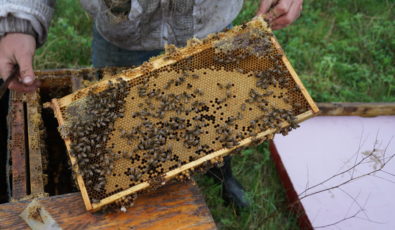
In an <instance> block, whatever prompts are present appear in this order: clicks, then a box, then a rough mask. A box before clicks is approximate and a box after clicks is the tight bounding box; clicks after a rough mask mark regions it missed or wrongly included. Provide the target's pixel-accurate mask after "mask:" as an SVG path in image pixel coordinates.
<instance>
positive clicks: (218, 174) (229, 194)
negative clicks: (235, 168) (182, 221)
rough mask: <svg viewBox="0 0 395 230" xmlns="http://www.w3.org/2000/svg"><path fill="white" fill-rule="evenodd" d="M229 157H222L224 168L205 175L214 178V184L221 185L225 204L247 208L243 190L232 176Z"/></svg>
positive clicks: (230, 158) (213, 169) (212, 170)
mask: <svg viewBox="0 0 395 230" xmlns="http://www.w3.org/2000/svg"><path fill="white" fill-rule="evenodd" d="M231 160H232V157H231V156H226V157H224V166H222V167H221V168H217V167H214V168H212V169H210V170H209V171H208V172H207V175H209V176H210V177H212V178H214V179H215V180H216V182H218V183H221V184H222V188H223V190H222V191H223V193H222V197H223V199H224V200H225V202H231V203H233V204H235V205H236V206H237V207H238V208H246V207H249V206H250V204H249V203H248V201H247V199H246V195H245V191H244V188H243V187H242V186H241V184H240V183H239V182H238V181H237V180H236V178H235V177H234V176H233V173H232V168H231Z"/></svg>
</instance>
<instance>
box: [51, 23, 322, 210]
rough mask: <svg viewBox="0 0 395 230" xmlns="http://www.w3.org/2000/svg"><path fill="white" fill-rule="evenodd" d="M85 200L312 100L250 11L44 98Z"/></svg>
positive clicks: (285, 124)
mask: <svg viewBox="0 0 395 230" xmlns="http://www.w3.org/2000/svg"><path fill="white" fill-rule="evenodd" d="M51 107H52V108H53V110H54V112H55V115H56V117H57V119H58V122H59V124H60V125H61V127H62V128H61V130H60V131H61V133H62V135H63V138H64V140H65V143H66V146H67V149H68V152H69V156H70V159H71V163H72V164H73V169H74V170H75V172H76V179H77V181H78V184H79V187H80V190H81V193H82V196H83V198H84V202H85V205H86V208H87V209H88V210H91V211H95V210H98V209H100V208H102V207H103V206H105V205H108V204H111V203H113V202H118V203H119V204H121V205H127V204H128V203H130V202H131V200H132V197H131V195H132V194H135V193H136V192H138V191H142V190H144V189H147V188H150V187H152V188H155V187H157V186H161V185H162V184H163V183H164V182H165V181H167V180H169V179H171V178H173V177H178V178H182V177H188V176H189V172H190V171H192V170H198V169H199V170H202V171H204V170H205V169H207V168H208V167H211V166H212V165H215V164H220V163H221V159H222V157H223V156H225V155H227V154H229V153H230V152H232V151H233V150H236V149H240V148H242V147H245V146H248V145H250V144H252V143H256V141H259V140H264V139H267V138H269V137H271V135H272V134H274V133H276V132H283V133H286V132H288V131H289V130H290V127H289V126H292V127H293V128H295V127H296V126H297V125H296V123H297V122H300V121H303V120H305V119H307V118H309V117H311V116H313V115H314V114H315V113H317V112H318V109H317V107H316V105H315V104H314V102H313V101H312V99H311V98H310V96H309V94H308V93H307V91H306V89H305V88H304V86H303V85H302V83H301V81H300V80H299V78H298V77H297V75H296V73H295V71H294V70H293V68H292V66H291V65H290V64H289V62H288V60H287V58H286V57H285V56H284V54H283V51H282V50H281V48H280V46H279V45H278V43H277V42H276V39H275V38H274V37H273V35H272V34H271V31H270V30H269V29H268V28H267V27H266V23H265V22H264V21H263V20H262V19H261V18H257V19H255V20H253V21H251V22H249V23H248V24H246V25H243V26H240V27H235V28H233V29H232V30H229V31H227V32H224V33H219V34H215V35H213V36H211V37H209V38H207V39H205V40H202V41H198V40H195V39H192V40H191V41H190V42H189V44H188V46H187V47H185V48H183V49H175V48H173V47H171V46H169V47H168V48H167V49H166V53H165V54H164V55H161V56H159V57H156V58H153V59H151V60H150V61H149V62H147V63H144V64H143V65H142V66H140V67H138V68H135V69H131V70H126V71H124V72H122V73H120V74H117V75H115V76H114V77H112V78H111V79H105V80H103V81H101V82H99V83H97V84H95V85H93V86H91V87H88V88H85V89H82V90H80V91H77V92H75V93H73V94H70V95H68V96H65V97H63V98H60V99H53V100H52V102H51Z"/></svg>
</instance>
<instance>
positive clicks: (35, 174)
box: [26, 92, 44, 195]
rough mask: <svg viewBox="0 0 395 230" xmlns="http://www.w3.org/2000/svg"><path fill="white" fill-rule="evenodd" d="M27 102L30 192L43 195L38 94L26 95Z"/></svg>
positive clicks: (40, 120) (40, 121)
mask: <svg viewBox="0 0 395 230" xmlns="http://www.w3.org/2000/svg"><path fill="white" fill-rule="evenodd" d="M26 102H27V111H26V112H27V132H28V135H27V138H28V147H29V166H30V190H31V194H32V195H36V194H43V193H44V182H43V165H42V158H41V156H42V152H41V150H42V145H43V143H42V139H41V137H42V136H41V135H42V130H40V126H42V125H43V121H42V117H41V109H40V107H41V105H40V96H39V94H38V92H35V93H32V94H29V95H26Z"/></svg>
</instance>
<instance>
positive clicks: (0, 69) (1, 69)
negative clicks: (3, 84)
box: [0, 59, 12, 81]
mask: <svg viewBox="0 0 395 230" xmlns="http://www.w3.org/2000/svg"><path fill="white" fill-rule="evenodd" d="M11 72H12V65H10V64H8V63H7V61H6V60H3V59H2V60H0V76H1V78H3V80H4V81H5V80H6V79H7V78H8V77H9V76H10V74H11Z"/></svg>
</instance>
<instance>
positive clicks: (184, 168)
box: [50, 17, 318, 211]
mask: <svg viewBox="0 0 395 230" xmlns="http://www.w3.org/2000/svg"><path fill="white" fill-rule="evenodd" d="M249 31H258V32H260V31H263V33H264V34H265V35H268V36H267V38H268V39H269V41H268V43H267V44H269V46H270V47H269V48H270V50H271V51H270V53H271V55H272V53H273V55H274V58H275V61H271V60H268V59H267V58H266V57H264V55H265V54H266V53H263V55H262V57H259V56H258V55H259V54H257V55H256V57H255V56H254V55H255V54H254V55H250V56H247V58H243V60H241V61H237V62H236V63H235V62H234V60H235V59H234V58H233V57H234V55H238V52H244V48H248V47H251V46H253V45H254V44H247V45H246V47H241V48H243V49H240V47H238V48H237V49H232V47H230V48H229V47H227V46H228V45H229V42H230V41H231V42H233V43H232V44H234V42H235V41H236V39H235V38H238V35H241V36H244V34H247V36H252V37H254V36H255V34H253V33H250V34H249ZM240 41H243V39H240ZM258 48H260V47H258ZM227 49H230V51H229V52H231V54H232V55H226V54H225V55H223V53H222V52H228V50H227ZM218 50H219V51H218ZM240 50H241V51H240ZM255 50H257V51H256V52H260V50H259V49H255ZM255 50H254V52H255ZM217 51H218V53H219V55H216V54H217ZM265 52H266V51H265ZM199 55H206V57H207V56H211V57H212V58H213V59H215V60H214V61H211V62H210V61H208V60H207V59H204V58H203V59H202V58H200V59H198V60H197V62H198V64H191V63H192V62H190V60H194V59H193V58H195V57H199ZM215 57H216V58H215ZM226 58H228V59H226ZM229 58H230V59H229ZM249 58H250V59H251V58H253V59H254V61H255V62H254V63H255V64H254V63H252V64H251V62H252V59H251V60H250V59H249ZM276 58H277V59H276ZM244 59H246V60H244ZM260 62H262V63H263V62H265V63H266V64H260ZM201 63H203V64H201ZM213 63H217V64H213ZM243 63H244V64H243ZM257 63H258V64H260V65H264V66H265V70H267V69H269V67H268V66H275V64H276V65H281V66H282V68H283V69H285V71H286V73H285V72H283V73H280V74H278V75H279V77H276V79H277V80H274V81H275V83H273V85H275V86H273V87H272V88H270V87H271V86H269V88H270V89H272V90H273V91H275V94H276V93H277V94H276V95H277V98H276V97H275V96H273V97H271V96H270V98H269V99H267V100H268V101H267V103H266V105H268V104H270V105H271V106H272V108H273V109H272V110H274V108H275V106H274V105H277V104H281V105H282V106H283V107H282V109H283V110H284V111H285V109H284V108H285V107H286V108H288V109H289V110H290V111H291V110H292V111H293V113H295V114H294V119H295V123H299V122H301V121H303V120H306V119H308V118H310V117H312V116H314V115H315V114H316V113H318V108H317V106H316V105H315V103H314V101H313V100H312V98H311V97H310V95H309V94H308V92H307V90H306V89H305V87H304V86H303V84H302V82H301V81H300V79H299V77H298V76H297V74H296V72H295V70H294V69H293V68H292V66H291V64H290V63H289V61H288V59H287V58H286V56H285V55H284V52H283V51H282V49H281V47H280V45H279V44H278V42H277V40H276V39H275V37H274V36H273V35H272V33H271V31H270V29H269V28H268V27H267V24H266V22H265V21H264V20H263V19H262V18H260V17H257V18H255V19H254V20H252V21H251V22H249V23H247V24H245V25H242V26H237V27H234V28H232V29H231V30H229V31H227V32H223V33H217V34H214V35H211V36H209V37H208V38H206V39H204V40H202V41H200V40H197V39H192V40H190V41H189V42H188V45H187V46H186V47H185V48H182V49H177V48H175V47H173V46H168V47H167V48H166V53H165V54H163V55H160V56H158V57H155V58H152V59H150V61H149V62H146V63H144V64H143V65H141V66H140V67H137V68H135V69H131V70H125V71H124V72H122V73H120V74H116V75H114V76H113V77H112V78H107V79H105V80H102V81H100V82H98V83H97V84H94V85H92V86H90V87H88V88H85V89H82V90H79V91H77V92H74V93H72V94H70V95H67V96H65V97H63V98H60V99H52V101H51V105H50V107H51V108H52V109H53V110H54V113H55V116H56V118H57V120H58V123H59V125H60V127H62V128H64V127H69V126H70V125H69V126H68V124H70V123H72V122H71V120H72V117H73V113H71V112H67V111H69V110H68V109H70V108H73V106H74V105H79V104H83V105H85V104H87V103H88V102H87V100H88V99H87V98H89V97H90V96H92V95H95V94H96V95H100V93H104V92H106V90H108V89H110V88H111V87H113V88H114V85H116V86H118V85H121V84H126V85H128V86H127V87H126V88H127V90H126V91H125V95H124V97H123V98H127V97H129V96H130V95H131V94H132V93H130V92H131V89H135V88H137V89H138V90H137V91H136V92H135V93H137V95H140V94H142V95H144V96H146V95H145V94H146V91H147V89H146V88H144V87H142V86H141V85H145V84H147V82H151V80H150V78H151V77H152V78H155V82H156V83H158V82H160V79H162V78H163V79H165V80H166V81H167V80H168V79H170V77H168V76H167V75H169V76H170V75H171V77H176V78H171V79H179V78H177V76H179V75H180V74H181V75H182V74H183V73H184V71H188V72H190V69H188V68H189V67H188V66H195V65H201V66H205V68H197V69H193V70H192V71H191V73H192V75H194V74H195V72H196V73H199V75H202V74H204V75H205V72H209V74H208V75H210V73H211V74H217V73H220V74H222V75H221V76H227V77H229V78H231V77H230V76H231V75H232V77H233V78H234V79H238V77H240V76H246V77H247V78H245V79H254V77H253V75H254V74H255V73H256V71H258V70H255V69H254V68H255V67H254V66H255V65H256V64H257ZM267 63H271V64H267ZM214 65H215V66H217V67H218V68H215V66H214ZM174 66H176V67H174ZM229 66H231V67H229ZM235 66H236V67H235ZM248 66H252V67H251V68H252V69H251V68H249V67H248ZM184 67H186V68H187V69H186V70H184V69H182V68H184ZM239 67H240V68H239ZM172 68H178V70H177V71H173V69H172ZM180 68H181V69H180ZM259 70H262V69H259ZM155 71H156V72H155ZM199 71H200V72H199ZM202 71H203V72H202ZM210 71H214V72H210ZM262 71H263V70H262ZM163 72H166V73H164V74H162V73H163ZM152 73H154V74H152ZM161 74H162V75H165V77H163V76H162V75H161ZM235 74H238V75H237V76H236V75H235ZM273 74H275V73H273ZM195 75H196V74H195ZM218 75H219V74H218ZM233 75H235V76H233ZM280 75H284V76H285V75H286V77H284V78H286V79H287V80H286V82H290V83H289V84H287V85H280V83H279V82H278V80H281V79H283V78H282V77H281V76H280ZM147 76H148V77H147ZM158 76H159V77H158ZM276 76H277V75H276ZM219 78H220V76H216V80H215V81H219V80H218V79H219ZM222 78H224V77H222ZM222 78H221V79H222ZM163 79H162V85H163V84H164V82H166V81H164V80H163ZM207 79H208V77H206V80H207ZM224 79H225V78H224ZM245 79H244V80H245ZM273 79H274V77H273ZM208 80H210V79H208ZM163 81H164V82H163ZM223 81H226V79H225V80H223ZM245 81H247V80H245ZM248 81H251V80H248ZM168 82H169V81H167V83H168ZM151 83H152V82H151ZM173 83H174V80H173ZM205 83H207V82H205ZM212 83H214V82H212ZM250 83H251V82H250ZM201 84H202V85H200V86H203V87H204V86H205V85H204V84H203V83H201ZM284 84H285V83H284ZM153 85H155V84H153ZM165 85H166V84H165ZM217 85H218V88H221V89H222V88H227V86H226V85H225V84H220V83H217ZM151 86H152V85H151ZM175 86H177V85H175ZM280 86H281V87H280ZM165 87H166V86H165ZM187 87H188V86H187ZM209 87H211V89H213V88H212V87H213V86H211V85H207V88H209ZM216 87H217V86H216ZM231 87H235V86H234V84H232V86H229V89H227V91H226V92H230V91H232V90H231ZM254 87H255V86H254ZM147 88H148V87H147ZM235 88H237V87H235ZM291 88H292V89H291ZM114 90H115V91H117V90H118V88H114ZM184 90H185V89H184ZM196 90H197V89H196ZM196 90H195V94H199V93H198V92H197V91H196ZM265 90H266V91H265V92H268V91H269V90H267V89H265ZM282 90H283V91H282ZM284 90H286V91H284ZM291 90H292V93H290V92H291ZM153 91H155V90H153ZM173 91H176V89H173ZM214 91H215V90H214ZM210 92H213V90H211V91H210ZM234 92H236V89H235V90H234ZM234 92H233V93H234ZM251 92H253V90H252V89H251V90H250V91H249V93H250V94H251ZM254 92H256V91H254ZM278 92H279V93H278ZM215 93H216V91H215ZM215 93H213V94H214V95H216V94H215ZM252 94H256V93H252ZM283 94H292V95H296V96H294V97H297V98H298V99H295V101H297V102H294V103H293V102H291V103H289V102H288V103H285V102H284V103H280V102H279V101H280V96H281V100H284V101H285V99H284V98H283ZM106 95H107V94H106ZM235 95H239V94H237V92H236V94H234V95H233V97H235ZM279 95H280V96H279ZM140 96H141V95H140ZM258 96H259V93H258ZM268 96H269V95H268ZM251 97H252V96H251ZM253 98H255V96H253ZM212 99H213V98H212ZM97 100H98V99H97ZM122 100H127V99H122ZM122 100H121V101H120V102H119V103H120V104H122V103H125V101H123V102H122ZM128 100H129V101H133V100H135V101H136V100H140V102H141V101H143V99H141V98H140V99H139V98H138V97H137V96H135V97H131V99H130V98H129V99H128ZM213 100H214V99H213ZM219 100H221V99H218V98H216V99H215V101H216V103H217V104H218V105H220V104H221V103H223V102H218V101H219ZM235 100H236V99H235ZM239 100H240V99H239ZM262 100H263V99H262ZM245 101H247V100H245ZM264 101H266V100H264ZM272 101H274V102H273V103H272ZM210 102H211V101H210ZM292 103H293V104H292ZM134 104H137V102H134ZM140 104H141V103H140ZM213 104H215V103H213ZM243 104H245V103H241V107H243ZM287 104H289V106H288V105H287ZM291 104H292V105H291ZM296 104H300V105H298V106H297V107H298V108H296V109H295V108H294V106H295V105H296ZM302 104H303V105H302ZM128 106H129V107H130V105H128ZM115 107H117V108H118V107H119V106H118V105H115ZM220 107H221V106H218V107H215V106H214V105H213V109H214V110H218V111H220V109H222V108H220ZM229 107H232V105H229ZM218 108H220V109H218ZM276 108H277V107H276ZM118 109H119V108H118ZM121 109H122V110H125V108H121ZM128 109H129V108H128V107H126V111H124V113H125V114H128V113H130V111H127V110H128ZM263 109H264V108H263ZM250 110H251V108H250ZM272 110H270V112H272ZM283 110H281V109H279V111H280V112H281V111H283ZM224 111H226V112H231V111H232V110H229V109H228V110H224ZM183 112H184V111H183ZM189 112H190V113H192V111H189ZM247 112H248V111H247ZM185 113H186V114H188V112H185ZM214 113H215V112H214ZM251 113H253V112H251ZM261 113H263V112H261ZM74 115H76V114H74ZM76 117H78V116H76ZM123 117H124V115H123V113H122V116H120V117H118V118H116V119H117V120H116V121H114V125H113V126H117V125H116V124H115V123H116V122H118V120H120V122H121V120H122V119H123ZM231 117H232V116H229V117H228V119H227V121H229V123H230V118H231ZM233 118H234V117H233ZM136 119H137V118H136ZM158 119H163V117H162V118H160V117H159V118H158ZM243 119H244V118H240V120H243ZM292 119H293V118H292ZM88 120H89V119H88ZM221 120H222V119H221ZM244 120H246V119H244ZM227 121H224V122H225V123H226V122H227ZM224 122H222V123H223V124H224V125H225V123H224ZM276 122H277V124H276V126H274V127H271V128H265V130H261V131H259V132H257V133H254V134H253V135H252V134H251V132H250V133H249V134H247V135H245V136H243V137H241V138H239V139H238V140H237V141H235V143H233V144H230V145H229V146H228V145H226V146H222V147H220V148H218V145H217V147H216V149H212V150H211V151H209V152H208V153H207V154H206V155H203V156H199V157H197V158H196V159H192V160H190V161H189V162H183V163H182V164H178V166H177V167H173V168H171V167H170V168H169V169H168V171H166V172H161V173H157V174H159V175H156V176H153V177H152V178H151V177H149V178H145V179H144V181H140V182H139V183H136V184H133V185H132V186H126V187H127V188H126V189H118V190H114V189H113V191H112V192H111V193H110V192H107V191H108V190H106V194H107V195H106V197H103V198H101V199H99V200H96V201H95V202H94V201H93V199H92V192H90V191H92V189H90V188H87V187H88V186H87V185H86V183H87V180H86V179H84V177H83V176H82V175H81V174H79V173H78V172H80V171H79V170H80V169H79V167H80V166H79V165H78V159H77V157H76V156H75V155H74V154H73V151H72V144H73V140H72V138H70V136H68V134H64V135H62V137H63V139H64V141H65V144H66V147H67V150H68V155H69V157H70V161H71V163H72V165H73V168H74V170H75V172H77V173H76V180H77V183H78V185H79V188H80V191H81V194H82V197H83V200H84V203H85V206H86V209H87V210H89V211H97V210H99V209H101V208H103V207H104V206H106V205H109V204H112V203H114V202H117V201H120V200H122V199H125V198H127V197H128V196H130V195H132V194H135V193H137V192H141V191H144V190H147V189H149V188H151V187H153V188H155V187H157V186H161V185H163V184H164V183H166V181H168V180H170V179H172V178H174V177H183V176H185V177H188V175H189V172H190V171H192V170H194V169H197V168H199V167H202V166H204V165H205V164H206V163H210V164H216V163H220V162H221V158H222V157H223V156H226V155H228V154H229V153H231V152H232V151H234V150H237V149H240V148H243V147H245V146H248V145H251V144H254V143H256V142H257V141H259V140H260V141H262V140H265V139H268V138H270V137H271V136H272V135H273V134H274V133H276V132H280V131H282V132H285V133H287V132H288V131H289V130H290V128H289V127H290V126H291V125H292V126H294V125H295V124H291V122H290V121H289V120H287V121H285V120H281V121H278V120H276ZM121 124H122V123H121ZM226 124H227V123H226ZM126 126H127V125H126ZM295 126H296V125H295ZM118 127H121V126H120V125H118ZM122 127H123V126H122ZM236 127H237V124H236ZM217 129H218V127H217ZM254 129H255V128H254ZM118 130H119V129H118ZM118 130H115V128H114V130H112V132H111V135H110V136H109V138H111V136H116V135H118V136H119V138H120V139H121V137H122V135H121V134H119V133H120V132H121V131H118ZM199 130H200V128H199ZM243 131H244V130H243ZM116 132H118V134H116ZM186 132H187V131H185V133H186ZM206 133H207V132H206ZM185 135H186V134H185ZM213 142H214V141H213ZM105 144H106V146H107V142H106V143H105ZM115 145H118V142H117V143H116V144H115ZM120 145H121V144H120ZM213 145H214V144H213ZM112 148H114V143H113V146H112ZM115 148H118V147H115ZM136 151H137V150H136ZM118 152H119V153H120V151H118ZM120 154H121V153H120ZM139 156H140V155H139ZM117 164H119V163H117ZM111 170H112V171H113V170H114V169H111ZM129 170H130V168H129ZM114 175H115V173H114ZM109 177H110V176H109ZM114 178H115V176H114V177H113V180H115V179H114ZM110 179H111V178H110ZM110 179H109V180H108V181H107V182H106V185H105V186H107V184H109V183H110V182H111V180H110ZM106 180H107V179H106ZM111 183H112V182H111ZM106 189H107V188H106ZM114 191H115V192H114ZM108 194H110V195H108Z"/></svg>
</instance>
